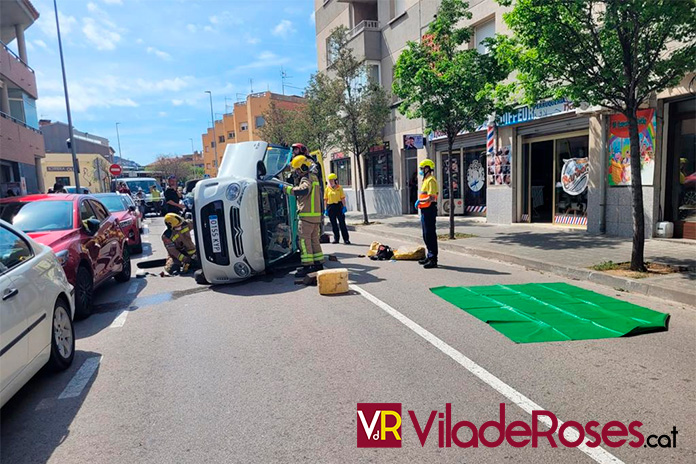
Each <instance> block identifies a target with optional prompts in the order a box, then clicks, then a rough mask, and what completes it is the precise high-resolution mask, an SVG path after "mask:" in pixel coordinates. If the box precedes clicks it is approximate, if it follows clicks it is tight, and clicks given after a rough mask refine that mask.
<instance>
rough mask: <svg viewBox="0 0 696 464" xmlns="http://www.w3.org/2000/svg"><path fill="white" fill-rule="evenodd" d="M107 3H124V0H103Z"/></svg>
mask: <svg viewBox="0 0 696 464" xmlns="http://www.w3.org/2000/svg"><path fill="white" fill-rule="evenodd" d="M102 2H104V3H106V4H107V5H123V0H102Z"/></svg>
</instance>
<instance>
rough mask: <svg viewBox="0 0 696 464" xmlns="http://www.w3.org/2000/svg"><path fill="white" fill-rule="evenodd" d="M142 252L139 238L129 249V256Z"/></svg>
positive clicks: (141, 243)
mask: <svg viewBox="0 0 696 464" xmlns="http://www.w3.org/2000/svg"><path fill="white" fill-rule="evenodd" d="M142 252H143V239H142V237H141V238H140V241H139V242H138V243H137V244H135V245H133V246H132V247H131V254H134V255H139V254H141V253H142Z"/></svg>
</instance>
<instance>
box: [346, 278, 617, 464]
mask: <svg viewBox="0 0 696 464" xmlns="http://www.w3.org/2000/svg"><path fill="white" fill-rule="evenodd" d="M349 288H350V289H351V290H354V291H356V292H358V293H360V294H361V295H362V296H363V297H364V298H365V299H367V300H368V301H370V302H372V303H374V304H375V305H377V306H378V307H379V308H381V309H382V310H384V312H386V313H387V314H389V315H390V316H392V317H393V318H394V319H396V320H398V321H399V322H401V323H402V324H403V325H405V326H406V327H408V328H409V329H411V330H412V331H413V332H415V333H416V334H418V335H420V336H421V337H423V338H424V339H425V340H426V341H428V342H429V343H430V344H431V345H433V346H434V347H435V348H437V349H438V350H440V351H442V352H443V353H444V354H446V355H447V356H449V357H450V358H452V359H453V360H454V361H456V362H457V363H459V364H460V365H461V366H462V367H463V368H465V369H466V370H468V371H469V372H471V373H472V374H474V375H475V376H476V377H478V378H479V379H480V380H482V381H483V382H484V383H486V384H487V385H488V386H489V387H491V388H493V389H494V390H496V391H497V392H498V393H500V394H501V395H503V396H504V397H506V398H507V399H508V400H510V401H512V402H513V403H515V404H516V405H517V406H519V407H520V408H522V409H523V410H524V411H525V412H527V414H530V415H531V414H532V411H541V410H546V409H545V408H542V407H541V406H539V405H538V404H536V403H535V402H533V401H532V400H530V399H529V398H527V397H526V396H524V395H523V394H522V393H520V392H518V391H517V390H515V389H514V388H512V387H511V386H510V385H508V384H506V383H505V382H503V381H502V380H500V379H499V378H498V377H496V376H494V375H493V374H491V373H490V372H488V371H487V370H486V369H484V368H483V367H481V366H479V365H478V364H476V363H475V362H474V361H472V360H471V359H469V358H467V357H466V356H464V355H463V354H462V353H461V352H459V351H457V350H456V349H454V348H452V347H451V346H449V345H448V344H447V343H445V342H443V341H442V340H440V339H439V338H437V337H436V336H435V335H433V334H432V333H431V332H429V331H427V330H426V329H424V328H423V327H421V326H420V325H418V324H417V323H415V322H413V321H412V320H411V319H409V318H408V317H406V316H404V315H403V314H401V313H400V312H399V311H397V310H396V309H394V308H392V307H391V306H389V305H388V304H387V303H385V302H384V301H382V300H380V299H379V298H377V297H375V296H374V295H372V294H371V293H368V292H367V291H365V290H363V289H362V288H360V287H358V286H357V285H354V284H351V285H350V286H349ZM539 422H541V423H542V424H544V425H545V426H546V427H547V428H551V419H549V418H548V417H546V416H541V417H540V418H539ZM561 425H563V421H561V420H560V419H558V426H557V428H556V430H558V429H560V428H561ZM557 434H558V432H556V435H557ZM563 435H564V437H565V438H566V439H567V440H568V441H571V442H575V441H577V440H578V439H579V438H580V435H579V434H578V432H577V430H575V429H574V428H571V427H567V428H566V430H565V432H564V433H563ZM588 441H589V440H588V439H585V440H584V441H583V442H582V443H581V444H580V445H579V446H578V449H579V450H580V451H582V452H583V453H585V454H586V455H588V456H589V457H590V458H592V459H594V460H595V461H597V462H598V463H600V464H610V463H612V464H623V461H621V460H620V459H619V458H617V457H616V456H614V455H613V454H611V453H609V452H608V451H607V450H605V449H603V448H600V447H597V448H590V447H589V446H587V442H588Z"/></svg>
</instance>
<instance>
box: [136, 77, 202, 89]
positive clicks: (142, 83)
mask: <svg viewBox="0 0 696 464" xmlns="http://www.w3.org/2000/svg"><path fill="white" fill-rule="evenodd" d="M192 80H193V78H192V77H190V76H185V77H175V78H174V79H162V80H160V81H146V80H145V79H140V78H139V79H136V80H135V86H136V89H137V90H140V91H145V92H179V91H180V90H183V89H185V88H186V87H188V86H189V85H190V83H191V81H192Z"/></svg>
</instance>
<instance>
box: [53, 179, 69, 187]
mask: <svg viewBox="0 0 696 464" xmlns="http://www.w3.org/2000/svg"><path fill="white" fill-rule="evenodd" d="M70 182H71V181H70V177H56V184H60V185H62V186H63V187H67V186H68V185H70ZM50 187H53V186H52V185H51V186H50Z"/></svg>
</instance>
